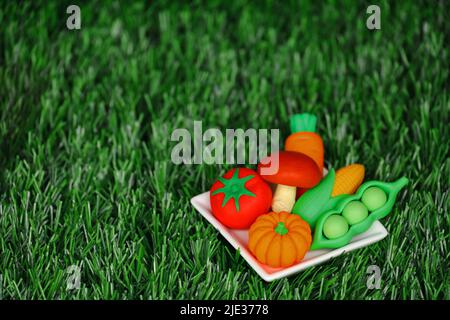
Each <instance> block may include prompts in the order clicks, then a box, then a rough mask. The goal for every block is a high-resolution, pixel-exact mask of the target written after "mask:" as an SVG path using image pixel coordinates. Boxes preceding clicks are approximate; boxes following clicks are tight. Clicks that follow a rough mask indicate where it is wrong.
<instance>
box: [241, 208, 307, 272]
mask: <svg viewBox="0 0 450 320" xmlns="http://www.w3.org/2000/svg"><path fill="white" fill-rule="evenodd" d="M311 241H312V238H311V229H310V227H309V225H308V224H307V223H306V222H305V221H303V220H302V219H301V218H300V217H299V216H298V215H295V214H290V213H287V212H279V213H275V212H271V213H269V214H265V215H262V216H260V217H258V219H256V221H255V222H254V223H253V225H252V226H251V228H250V231H249V241H248V248H249V250H250V252H251V253H253V254H254V255H255V257H256V259H257V260H258V261H259V262H261V263H264V264H267V265H269V266H271V267H274V268H277V267H289V266H291V265H293V264H295V263H298V262H300V261H301V260H302V259H303V257H304V256H305V254H306V252H308V250H309V248H310V246H311Z"/></svg>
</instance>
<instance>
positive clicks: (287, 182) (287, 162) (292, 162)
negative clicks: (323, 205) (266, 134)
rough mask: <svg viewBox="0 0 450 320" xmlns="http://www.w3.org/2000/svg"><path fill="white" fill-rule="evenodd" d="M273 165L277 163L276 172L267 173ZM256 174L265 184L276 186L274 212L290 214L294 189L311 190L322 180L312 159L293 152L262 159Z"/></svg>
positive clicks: (273, 200) (283, 152)
mask: <svg viewBox="0 0 450 320" xmlns="http://www.w3.org/2000/svg"><path fill="white" fill-rule="evenodd" d="M273 163H275V164H276V163H278V170H277V171H276V172H267V171H269V170H267V169H268V168H270V167H271V166H272V165H273ZM258 173H259V174H260V175H261V177H262V178H263V179H264V180H266V181H267V182H270V183H274V184H276V185H277V186H276V189H275V193H274V196H273V198H272V211H274V212H281V211H286V212H291V210H292V207H293V206H294V204H295V199H296V188H297V187H301V188H308V189H309V188H312V187H314V186H315V185H316V184H317V183H319V181H320V180H321V178H322V174H321V172H320V170H319V167H318V166H317V164H316V163H315V162H314V160H313V159H311V158H310V157H308V156H307V155H305V154H303V153H299V152H293V151H279V152H277V153H273V154H272V155H270V156H269V157H267V158H265V159H262V160H261V161H260V163H259V164H258Z"/></svg>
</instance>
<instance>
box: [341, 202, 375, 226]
mask: <svg viewBox="0 0 450 320" xmlns="http://www.w3.org/2000/svg"><path fill="white" fill-rule="evenodd" d="M363 196H364V195H363ZM368 215H369V210H367V207H366V206H365V205H364V204H363V203H362V202H361V201H351V202H349V203H347V205H346V206H345V208H344V210H343V211H342V216H343V217H344V218H345V220H347V222H348V223H349V224H357V223H359V222H361V221H363V220H364V219H365V218H367V216H368Z"/></svg>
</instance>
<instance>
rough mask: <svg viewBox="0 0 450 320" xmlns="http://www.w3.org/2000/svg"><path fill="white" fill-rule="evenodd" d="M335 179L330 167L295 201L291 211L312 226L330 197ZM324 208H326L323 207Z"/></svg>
mask: <svg viewBox="0 0 450 320" xmlns="http://www.w3.org/2000/svg"><path fill="white" fill-rule="evenodd" d="M334 180H335V173H334V169H331V170H330V171H329V172H328V174H327V175H326V176H325V178H323V180H322V181H320V183H319V184H318V185H316V186H315V187H314V188H312V189H309V190H308V191H306V192H305V193H304V194H303V195H302V196H301V197H300V198H299V199H298V200H297V202H296V203H295V205H294V208H293V209H292V213H295V214H298V215H299V216H300V217H301V218H302V219H303V220H305V221H306V222H308V224H309V225H310V227H311V228H314V226H315V224H316V221H317V219H318V218H319V216H320V214H321V213H322V212H324V207H325V206H326V205H327V202H328V201H329V199H330V194H331V190H332V189H333V184H334ZM325 209H326V208H325Z"/></svg>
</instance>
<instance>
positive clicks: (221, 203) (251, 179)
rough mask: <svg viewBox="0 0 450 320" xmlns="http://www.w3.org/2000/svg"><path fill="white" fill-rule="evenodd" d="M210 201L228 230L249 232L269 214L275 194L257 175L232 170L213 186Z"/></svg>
mask: <svg viewBox="0 0 450 320" xmlns="http://www.w3.org/2000/svg"><path fill="white" fill-rule="evenodd" d="M210 201H211V210H212V212H213V214H214V216H215V217H216V218H217V219H218V220H219V221H220V222H222V223H223V224H224V225H225V226H227V227H229V228H235V229H247V228H249V227H250V225H251V224H252V223H253V222H254V221H255V219H256V218H257V217H258V216H259V215H261V214H264V213H267V212H268V211H269V208H270V205H271V203H272V190H271V189H270V186H269V185H268V184H267V183H266V182H265V181H264V180H263V179H262V178H261V177H260V175H259V174H257V173H256V172H255V171H253V170H251V169H247V168H237V169H231V170H229V171H228V172H227V173H225V174H224V175H223V176H222V177H220V178H219V179H218V180H217V181H216V182H215V183H214V184H213V185H212V187H211V191H210Z"/></svg>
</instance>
